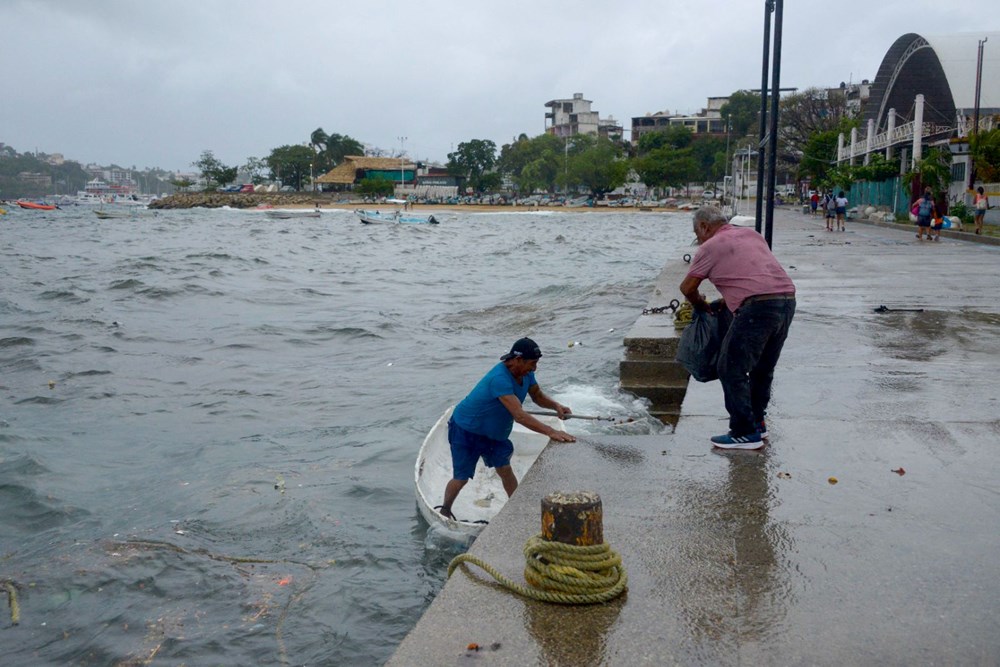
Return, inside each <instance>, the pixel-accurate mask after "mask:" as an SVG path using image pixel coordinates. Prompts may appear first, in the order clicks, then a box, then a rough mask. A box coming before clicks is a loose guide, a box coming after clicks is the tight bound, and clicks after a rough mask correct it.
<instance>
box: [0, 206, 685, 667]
mask: <svg viewBox="0 0 1000 667" xmlns="http://www.w3.org/2000/svg"><path fill="white" fill-rule="evenodd" d="M440 218H441V220H442V224H441V225H439V226H423V225H394V226H390V225H385V226H368V225H361V224H359V223H358V222H357V220H356V218H355V217H354V216H353V214H351V213H350V212H348V211H324V213H323V215H322V217H321V218H319V219H291V220H279V221H275V220H270V219H267V218H265V216H263V215H262V214H261V213H260V212H257V211H237V210H201V209H196V210H186V211H169V212H162V213H160V215H158V216H157V217H155V218H141V219H136V220H103V221H99V220H97V219H96V216H94V214H93V212H92V211H90V210H89V209H83V208H81V209H76V210H65V211H53V212H39V211H11V212H10V213H9V214H8V215H6V216H3V217H0V279H2V284H3V290H2V292H0V508H2V511H0V582H3V581H7V582H10V583H11V585H13V586H14V587H15V589H16V590H17V593H18V600H19V602H20V612H21V622H20V624H19V625H17V626H12V625H11V623H10V616H9V611H8V608H7V607H6V605H5V604H3V602H4V600H3V598H4V597H5V596H4V595H2V594H0V637H2V647H3V648H2V651H3V655H4V659H3V661H4V662H9V663H10V664H25V665H27V664H31V665H64V664H76V665H133V664H150V663H151V664H184V665H218V664H295V665H298V664H331V665H333V664H340V665H377V664H381V663H382V662H384V661H385V660H386V659H388V657H389V656H390V655H391V654H392V652H393V650H394V649H395V647H396V645H397V644H398V643H399V642H400V641H401V640H402V638H403V637H404V636H405V634H406V633H407V632H408V631H409V630H410V628H411V627H412V626H413V625H414V624H415V623H416V620H417V619H418V618H419V616H420V614H421V613H422V612H423V610H424V609H425V608H426V606H427V605H428V604H429V603H430V601H431V600H432V599H433V597H434V595H435V594H436V593H437V591H438V590H440V588H441V586H442V585H443V584H444V579H445V574H446V572H445V570H446V566H447V563H448V561H449V560H450V558H451V557H452V556H453V555H454V553H455V550H456V549H460V547H457V546H455V545H453V544H451V543H449V542H447V541H446V540H441V539H437V536H435V535H434V533H433V532H432V531H428V528H427V526H426V524H425V523H423V521H422V519H421V518H420V517H419V514H418V512H417V509H416V506H415V502H414V491H413V465H414V460H415V457H416V453H417V450H418V448H419V446H420V443H421V440H422V438H423V436H424V435H425V433H426V431H427V430H428V429H429V428H430V426H432V425H433V423H434V421H435V420H436V419H437V417H438V416H439V415H440V414H441V412H443V410H444V409H445V408H446V407H447V406H448V405H450V404H452V403H454V402H456V401H457V400H460V399H461V398H462V397H463V396H464V395H465V393H466V392H467V391H468V390H469V389H470V388H471V387H472V385H473V384H474V383H475V382H476V381H478V379H479V378H480V377H481V375H482V374H483V373H485V372H486V370H488V368H489V367H490V366H491V365H492V364H493V363H495V362H496V360H497V358H498V357H499V355H501V354H503V353H504V352H505V351H506V350H507V348H508V347H509V345H510V343H511V342H512V341H513V340H515V339H516V338H519V337H521V336H525V335H528V336H531V337H532V338H534V339H535V340H536V341H538V343H539V344H540V345H541V347H542V350H543V353H544V357H543V359H542V360H541V362H540V364H539V371H538V373H537V376H538V379H539V382H540V383H541V385H542V386H543V387H544V388H545V390H546V391H547V392H548V393H550V394H552V395H554V396H555V397H557V398H558V399H559V400H561V401H562V402H564V403H566V404H568V405H570V406H571V407H572V408H573V409H574V410H575V411H576V412H577V413H581V414H582V413H587V412H589V413H600V414H611V415H621V416H628V415H630V416H633V417H635V418H636V422H635V423H633V424H631V425H629V426H627V427H624V428H630V429H633V430H634V431H635V432H653V431H655V430H656V429H657V428H659V426H658V422H655V420H651V419H649V418H648V415H645V413H644V411H643V404H642V403H641V402H640V401H637V400H635V399H634V398H633V397H631V396H629V395H626V394H623V393H621V392H620V391H619V389H618V362H619V361H620V360H621V358H622V353H623V348H622V338H623V336H624V335H625V333H626V332H627V330H628V328H629V326H630V325H631V324H632V323H633V322H634V320H635V318H636V317H637V316H638V315H639V313H640V312H641V310H642V308H643V307H644V306H645V305H646V304H647V301H648V299H649V296H650V289H651V283H652V281H653V279H654V278H655V277H656V275H657V274H658V273H659V271H660V269H661V268H662V266H663V264H664V263H665V262H666V261H667V260H668V259H671V258H675V257H678V256H680V254H682V253H683V252H684V248H685V247H686V246H687V245H688V244H689V243H690V240H691V232H690V222H689V220H690V218H689V217H688V216H687V215H679V214H668V213H614V212H610V211H606V212H598V211H595V212H590V213H560V212H542V213H465V212H463V213H445V214H444V215H442V216H440ZM571 343H572V345H571ZM616 428H623V427H620V426H614V425H603V426H602V425H601V423H597V422H584V421H581V420H576V421H573V422H570V424H569V429H570V430H571V431H577V432H590V433H601V432H613V431H609V429H616ZM619 432H620V431H619Z"/></svg>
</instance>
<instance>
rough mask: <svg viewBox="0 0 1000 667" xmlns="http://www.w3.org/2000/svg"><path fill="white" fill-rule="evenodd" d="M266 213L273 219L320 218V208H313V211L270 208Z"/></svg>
mask: <svg viewBox="0 0 1000 667" xmlns="http://www.w3.org/2000/svg"><path fill="white" fill-rule="evenodd" d="M264 215H266V216H267V217H269V218H271V219H272V220H290V219H292V218H318V217H319V216H320V212H319V211H318V210H313V211H306V210H302V211H288V210H270V211H264Z"/></svg>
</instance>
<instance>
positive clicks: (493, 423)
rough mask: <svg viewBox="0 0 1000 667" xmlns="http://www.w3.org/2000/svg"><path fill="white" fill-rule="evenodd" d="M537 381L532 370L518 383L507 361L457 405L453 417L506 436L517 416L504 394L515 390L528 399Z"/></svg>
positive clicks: (496, 435)
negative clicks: (503, 397) (506, 402)
mask: <svg viewBox="0 0 1000 667" xmlns="http://www.w3.org/2000/svg"><path fill="white" fill-rule="evenodd" d="M534 384H538V383H537V382H535V374H534V373H528V374H527V375H525V376H524V377H523V378H521V384H518V383H517V380H515V379H514V376H513V375H511V374H510V371H509V370H507V367H506V366H504V364H503V362H500V363H499V364H497V365H496V366H494V367H493V368H491V369H490V372H489V373H487V374H486V375H484V376H483V379H482V380H480V381H479V384H477V385H476V386H475V387H473V389H472V391H470V392H469V395H468V396H466V397H465V398H463V399H462V402H461V403H459V404H458V405H457V406H455V412H454V413H452V419H454V420H455V423H456V424H458V425H459V426H461V427H462V428H464V429H465V430H466V431H470V432H472V433H478V434H479V435H485V436H486V437H487V438H491V439H493V440H506V439H507V438H508V436H510V431H511V429H512V428H514V418H513V417H511V415H510V411H509V410H507V408H506V407H505V406H504V404H503V403H501V402H500V397H501V396H506V395H508V394H514V395H515V396H517V400H519V401H521V402H522V403H524V398H525V396H527V395H528V389H530V388H531V386H532V385H534Z"/></svg>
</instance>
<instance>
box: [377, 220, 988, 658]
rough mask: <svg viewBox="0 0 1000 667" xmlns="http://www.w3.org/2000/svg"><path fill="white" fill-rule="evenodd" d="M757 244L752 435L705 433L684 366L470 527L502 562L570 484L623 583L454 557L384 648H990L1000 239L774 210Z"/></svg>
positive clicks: (445, 654)
mask: <svg viewBox="0 0 1000 667" xmlns="http://www.w3.org/2000/svg"><path fill="white" fill-rule="evenodd" d="M970 236H971V235H970ZM774 246H775V253H776V254H777V255H778V257H779V259H780V260H781V262H782V264H783V265H784V266H785V267H786V268H787V269H788V271H789V274H790V275H791V276H792V279H793V280H794V281H795V282H796V286H797V288H798V309H797V313H796V316H795V321H794V323H793V325H792V330H791V334H790V336H789V339H788V342H787V344H786V346H785V351H784V353H783V355H782V358H781V361H780V362H779V364H778V368H777V371H776V377H775V384H774V397H773V401H772V405H771V409H770V411H769V414H768V428H769V431H770V432H771V437H770V442H771V444H770V446H769V447H767V448H766V449H765V450H763V451H762V452H761V453H749V452H742V453H719V452H718V450H713V449H712V448H711V446H710V443H709V441H708V438H709V436H711V435H713V434H716V433H721V432H723V431H725V430H726V425H727V418H726V413H725V409H724V407H723V402H722V391H721V388H720V387H719V384H718V382H712V383H707V384H701V383H697V382H694V381H691V382H690V383H688V386H687V388H686V392H685V393H684V397H683V402H682V405H681V409H680V412H679V419H678V421H677V427H676V430H675V431H674V433H672V434H668V435H662V436H621V437H617V436H612V435H604V436H600V437H588V438H584V439H581V441H579V442H577V443H574V444H555V443H554V444H551V445H550V446H549V447H548V448H547V449H546V450H545V451H544V452H543V453H542V456H541V457H540V458H539V460H538V462H537V464H536V465H535V466H534V467H533V468H532V470H531V471H530V472H529V473H528V474H527V475H526V476H525V479H524V480H522V484H521V486H520V488H519V489H518V491H517V493H516V494H514V497H513V498H512V499H511V500H510V501H509V502H508V503H507V505H506V506H505V507H504V509H503V510H502V512H501V513H500V514H499V515H498V517H497V518H496V519H495V520H494V521H493V522H492V523H491V524H490V525H489V527H488V528H487V529H486V530H485V531H484V532H483V534H482V535H481V536H480V537H479V539H478V540H477V541H476V542H475V544H474V545H473V546H472V548H471V550H470V551H471V552H472V553H474V554H476V555H478V556H479V557H481V558H483V559H484V560H486V561H488V562H489V563H491V564H493V565H494V566H496V567H497V568H498V569H499V570H500V571H502V572H503V573H505V574H506V575H507V576H510V577H512V578H513V579H515V580H516V581H523V579H522V575H521V572H522V570H523V568H524V556H523V555H522V553H521V551H522V548H523V545H524V543H525V541H526V540H527V539H528V538H529V537H530V536H532V535H534V534H536V533H537V532H538V508H539V501H540V499H541V498H542V497H543V496H545V495H547V494H549V493H552V492H554V491H564V490H575V489H588V490H593V491H595V492H597V493H599V494H600V496H601V498H602V501H603V512H604V537H605V540H606V541H607V542H608V543H609V544H610V545H611V546H612V547H613V548H614V549H615V550H616V551H617V552H618V553H620V554H621V555H622V559H623V562H624V566H625V568H626V570H627V571H628V576H629V590H628V592H627V594H626V595H625V596H624V597H622V598H619V599H617V600H615V601H613V602H611V603H607V604H604V605H596V606H587V607H563V606H557V605H550V604H544V603H537V602H531V601H527V600H523V599H521V598H519V597H517V596H515V595H513V594H511V593H509V592H507V591H505V590H504V589H502V588H500V587H498V586H497V585H496V584H494V583H493V582H492V579H490V578H488V577H487V576H486V575H484V574H483V573H482V571H480V570H478V569H476V568H468V567H466V566H462V567H461V568H459V570H458V571H456V572H455V574H454V575H453V576H452V577H451V579H450V580H449V581H448V583H447V584H446V585H445V587H444V588H443V590H442V591H441V593H440V594H439V595H438V597H437V598H436V599H435V600H434V602H433V603H432V604H431V606H430V607H429V608H428V610H427V612H426V613H425V614H424V616H423V617H422V618H421V619H420V621H419V622H418V623H417V625H416V626H415V627H414V629H413V631H412V632H411V633H410V634H409V635H408V636H407V637H406V639H405V640H404V641H403V642H402V644H401V645H400V646H399V647H398V649H397V651H396V653H395V654H394V656H393V657H392V658H391V659H390V661H389V663H388V664H389V665H394V666H396V665H399V666H403V665H405V666H420V665H472V664H476V665H518V666H521V665H573V666H577V665H623V666H625V665H628V666H631V665H666V664H684V665H690V664H713V665H714V664H720V665H738V664H765V665H789V664H793V665H799V664H810V665H842V664H850V665H862V664H864V665H868V664H892V665H912V664H961V665H964V664H972V665H995V664H1000V639H998V638H1000V557H998V554H1000V466H998V464H997V457H996V453H997V447H998V446H1000V418H998V414H1000V409H998V408H1000V406H998V402H1000V398H998V391H997V386H998V380H997V378H1000V354H998V350H1000V302H998V300H997V292H998V287H1000V248H998V247H996V246H992V245H987V244H981V243H970V242H964V241H959V240H954V238H944V239H942V240H941V241H940V242H928V241H917V239H916V238H914V232H913V231H912V230H899V229H890V228H885V227H879V226H875V225H867V224H861V223H854V222H849V223H848V231H847V232H845V233H839V232H827V231H825V229H824V224H823V220H822V219H821V218H820V217H818V216H817V217H810V216H804V215H802V214H801V213H799V212H797V211H796V212H790V211H779V212H778V213H777V214H776V227H775V232H774ZM678 268H680V267H678ZM681 273H683V271H681ZM679 282H680V280H679V274H678V275H676V276H670V277H669V280H666V279H665V280H664V282H663V284H658V286H657V288H658V289H659V290H660V291H661V294H660V295H657V298H660V297H669V298H674V297H677V298H679V295H678V294H676V285H677V284H678V283H679ZM669 290H673V293H672V294H671V292H670V291H669ZM669 298H668V299H667V300H668V301H669ZM653 301H654V300H651V305H658V304H655V303H654V302H653ZM880 305H885V306H886V307H887V308H888V311H887V312H881V313H877V312H875V308H876V307H878V306H880ZM903 309H923V311H922V312H908V311H905V310H903ZM647 317H648V316H647ZM643 326H645V324H643ZM670 326H671V330H672V322H671V323H670ZM671 335H672V334H671ZM642 337H646V338H649V339H653V338H656V336H652V335H650V336H642ZM623 382H624V379H623ZM571 430H572V429H571ZM473 643H474V644H476V645H478V647H479V650H478V651H475V650H470V649H469V648H468V646H469V644H473Z"/></svg>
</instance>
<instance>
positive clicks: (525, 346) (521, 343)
mask: <svg viewBox="0 0 1000 667" xmlns="http://www.w3.org/2000/svg"><path fill="white" fill-rule="evenodd" d="M541 358H542V351H541V350H540V349H539V348H538V343H536V342H535V341H533V340H531V339H530V338H520V339H518V340H516V341H514V344H513V345H512V346H511V348H510V352H508V353H507V354H505V355H503V356H502V357H500V361H508V360H510V359H525V360H527V361H531V360H533V359H541Z"/></svg>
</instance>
